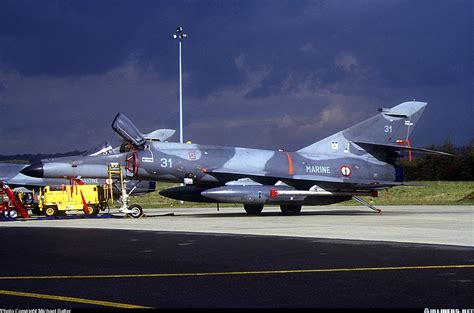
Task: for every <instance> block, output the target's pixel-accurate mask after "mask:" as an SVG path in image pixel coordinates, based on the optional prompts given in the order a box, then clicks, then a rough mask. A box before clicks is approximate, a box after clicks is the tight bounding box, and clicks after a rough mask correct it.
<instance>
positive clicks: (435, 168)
mask: <svg viewBox="0 0 474 313" xmlns="http://www.w3.org/2000/svg"><path fill="white" fill-rule="evenodd" d="M426 148H427V149H430V150H438V151H443V152H447V153H450V154H453V155H454V156H452V157H451V156H443V155H434V154H425V155H421V156H414V157H413V159H412V161H409V159H408V158H407V157H405V158H403V159H401V160H400V165H401V166H403V168H404V173H405V178H404V180H407V181H413V180H431V181H433V180H447V181H454V180H459V181H468V180H474V139H472V140H471V141H470V143H469V145H468V146H467V147H457V148H456V147H454V145H453V144H452V142H451V141H450V140H447V141H446V142H445V143H444V144H443V145H441V146H435V145H431V146H428V147H426Z"/></svg>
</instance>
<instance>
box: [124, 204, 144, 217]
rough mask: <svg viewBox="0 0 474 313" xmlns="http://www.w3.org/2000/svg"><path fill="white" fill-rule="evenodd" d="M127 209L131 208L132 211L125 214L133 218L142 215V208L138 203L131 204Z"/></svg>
mask: <svg viewBox="0 0 474 313" xmlns="http://www.w3.org/2000/svg"><path fill="white" fill-rule="evenodd" d="M128 209H129V210H131V211H132V212H131V213H128V214H127V215H129V216H131V217H133V218H140V217H142V216H143V209H142V207H141V206H139V205H138V204H132V205H131V206H129V207H128Z"/></svg>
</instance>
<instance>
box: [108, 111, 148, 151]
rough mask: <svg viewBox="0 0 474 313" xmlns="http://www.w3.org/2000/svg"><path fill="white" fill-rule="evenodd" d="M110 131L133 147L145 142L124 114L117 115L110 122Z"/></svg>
mask: <svg viewBox="0 0 474 313" xmlns="http://www.w3.org/2000/svg"><path fill="white" fill-rule="evenodd" d="M112 129H113V130H115V132H117V134H119V135H120V137H122V138H123V139H125V140H127V141H130V142H131V143H133V144H134V145H135V146H137V147H138V146H141V145H142V144H144V143H145V142H146V139H145V138H144V137H143V134H142V133H141V132H140V131H139V130H138V128H136V127H135V125H134V124H133V123H132V121H130V120H129V119H128V117H126V116H125V115H124V114H122V113H119V114H117V116H116V117H115V119H114V121H113V122H112Z"/></svg>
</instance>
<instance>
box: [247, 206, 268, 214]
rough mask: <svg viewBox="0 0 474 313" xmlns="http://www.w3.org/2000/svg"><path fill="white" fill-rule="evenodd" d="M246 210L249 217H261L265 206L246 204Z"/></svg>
mask: <svg viewBox="0 0 474 313" xmlns="http://www.w3.org/2000/svg"><path fill="white" fill-rule="evenodd" d="M244 210H245V212H247V214H249V215H260V213H262V210H263V204H244Z"/></svg>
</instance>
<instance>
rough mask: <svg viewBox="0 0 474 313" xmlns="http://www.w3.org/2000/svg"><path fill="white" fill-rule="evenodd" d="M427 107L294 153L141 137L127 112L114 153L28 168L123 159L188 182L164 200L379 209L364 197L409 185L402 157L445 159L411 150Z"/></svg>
mask: <svg viewBox="0 0 474 313" xmlns="http://www.w3.org/2000/svg"><path fill="white" fill-rule="evenodd" d="M426 105H427V104H426V103H424V102H417V101H410V102H404V103H402V104H399V105H397V106H395V107H393V108H390V109H379V111H380V113H378V114H377V115H375V116H373V117H372V118H369V119H367V120H365V121H363V122H360V123H359V124H357V125H355V126H352V127H350V128H347V129H345V130H343V131H340V132H338V133H336V134H334V135H332V136H329V137H327V138H324V139H322V140H320V141H318V142H316V143H314V144H312V145H310V146H308V147H305V148H302V149H300V150H298V151H295V152H289V151H283V150H278V151H270V150H259V149H247V148H238V147H221V146H211V145H199V144H180V143H174V142H163V141H162V140H153V139H150V138H147V136H146V135H143V134H142V133H141V132H140V131H139V130H138V129H137V128H136V127H135V126H134V125H133V123H132V122H131V121H130V120H129V119H128V118H127V117H126V116H125V115H123V114H121V113H119V114H117V116H116V117H115V119H114V121H113V123H112V128H113V129H114V130H115V131H116V132H117V133H118V134H119V135H120V136H121V137H122V138H123V139H124V140H125V141H124V144H123V145H122V148H121V151H120V153H117V154H112V155H101V156H90V157H81V158H74V157H73V158H70V159H69V160H67V162H66V161H64V160H62V161H60V160H43V161H42V163H39V164H33V165H31V166H29V167H27V168H25V169H23V170H22V173H23V174H26V175H30V176H35V177H78V176H80V177H94V178H99V177H107V176H106V175H107V165H108V164H110V163H111V162H116V163H117V162H119V163H121V164H123V165H124V171H125V172H126V173H125V174H126V175H127V176H128V177H131V178H133V179H144V180H156V181H169V182H182V183H184V184H185V185H184V186H180V187H175V188H170V189H166V190H162V191H161V192H160V194H161V195H163V196H166V197H170V198H174V199H178V200H184V201H194V202H212V203H223V202H229V203H242V204H243V206H244V209H245V211H246V212H247V213H248V214H253V215H257V214H260V213H261V211H262V209H263V207H264V205H266V204H273V205H279V206H280V208H281V211H282V213H283V214H285V215H296V214H299V213H300V211H301V208H302V206H303V205H321V204H324V205H325V204H331V203H337V202H341V201H346V200H350V199H354V200H356V201H358V202H360V203H362V204H364V205H366V206H367V207H369V208H371V209H373V210H375V211H377V212H380V211H379V210H378V209H377V208H375V207H374V206H373V205H371V204H370V203H368V202H367V201H365V200H364V199H363V198H361V197H360V196H364V195H369V196H376V195H377V192H378V191H380V190H384V189H387V188H390V187H393V186H401V185H405V183H403V182H402V180H403V170H402V168H400V167H399V166H397V165H396V161H397V159H399V158H400V157H402V156H403V155H404V153H403V152H408V154H409V155H410V158H411V153H412V152H419V153H432V154H445V153H442V152H438V151H432V150H427V149H422V148H415V147H411V146H410V140H409V137H410V135H411V133H412V131H413V129H414V127H415V126H416V123H417V121H418V119H419V118H420V116H421V114H422V112H423V110H424V109H425V107H426Z"/></svg>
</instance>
